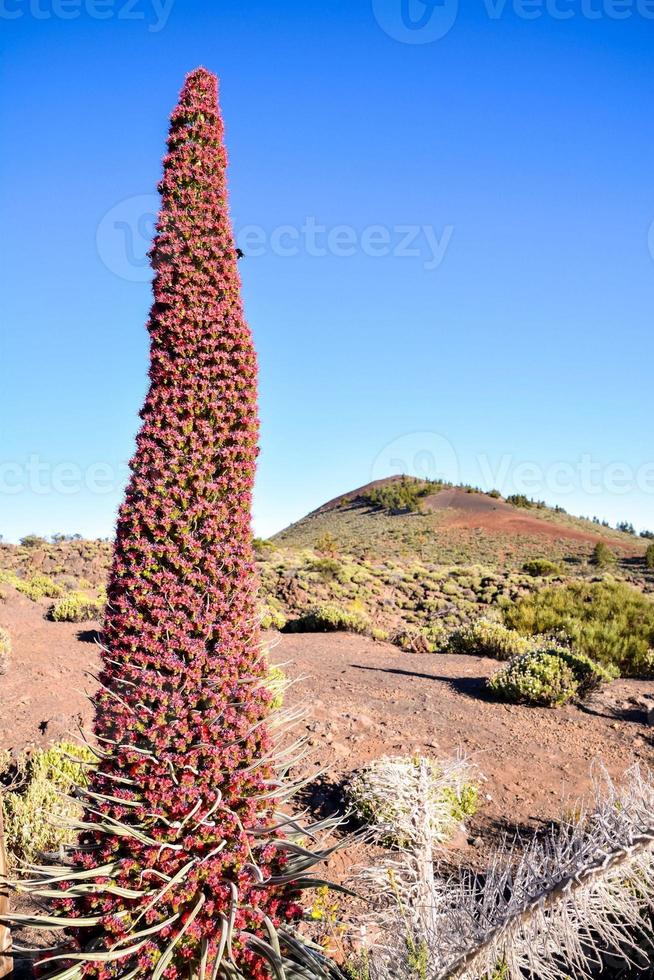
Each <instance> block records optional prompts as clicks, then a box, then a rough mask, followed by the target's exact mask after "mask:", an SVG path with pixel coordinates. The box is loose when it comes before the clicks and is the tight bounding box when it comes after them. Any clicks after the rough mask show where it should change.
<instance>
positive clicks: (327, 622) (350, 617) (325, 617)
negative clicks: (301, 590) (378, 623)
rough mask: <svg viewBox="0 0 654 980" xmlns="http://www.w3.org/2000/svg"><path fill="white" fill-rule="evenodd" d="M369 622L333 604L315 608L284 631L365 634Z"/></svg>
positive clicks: (363, 617)
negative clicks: (344, 631)
mask: <svg viewBox="0 0 654 980" xmlns="http://www.w3.org/2000/svg"><path fill="white" fill-rule="evenodd" d="M369 626H370V624H369V622H368V620H367V619H366V617H365V616H363V615H361V613H358V612H350V611H349V610H347V609H343V608H342V607H341V606H337V605H336V604H334V603H329V602H328V603H324V604H323V605H321V606H315V607H314V608H313V609H310V610H309V611H308V612H306V613H305V614H304V615H303V616H300V618H299V619H295V620H293V621H292V622H290V623H288V625H287V627H286V629H287V630H289V631H290V632H294V633H331V632H336V631H337V630H347V631H348V632H350V633H366V632H367V631H368V629H369Z"/></svg>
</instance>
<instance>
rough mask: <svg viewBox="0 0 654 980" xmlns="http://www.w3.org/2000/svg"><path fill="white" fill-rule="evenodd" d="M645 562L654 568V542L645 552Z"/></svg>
mask: <svg viewBox="0 0 654 980" xmlns="http://www.w3.org/2000/svg"><path fill="white" fill-rule="evenodd" d="M645 564H646V565H647V567H648V568H654V544H650V545H649V546H648V548H647V551H646V552H645Z"/></svg>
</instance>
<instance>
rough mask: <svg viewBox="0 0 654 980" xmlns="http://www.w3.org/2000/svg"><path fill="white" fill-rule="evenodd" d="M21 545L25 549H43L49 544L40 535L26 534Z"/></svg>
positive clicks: (21, 540)
mask: <svg viewBox="0 0 654 980" xmlns="http://www.w3.org/2000/svg"><path fill="white" fill-rule="evenodd" d="M20 543H21V546H22V547H23V548H43V547H45V545H46V544H47V543H48V542H47V541H46V539H45V538H42V537H41V536H40V535H38V534H26V535H25V537H24V538H21V539H20Z"/></svg>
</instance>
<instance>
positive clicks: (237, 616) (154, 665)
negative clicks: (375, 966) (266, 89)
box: [18, 68, 337, 980]
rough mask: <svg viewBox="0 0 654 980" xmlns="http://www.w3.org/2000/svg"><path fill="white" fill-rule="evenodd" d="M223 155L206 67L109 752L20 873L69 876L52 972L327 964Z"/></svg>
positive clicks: (186, 139)
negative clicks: (71, 829)
mask: <svg viewBox="0 0 654 980" xmlns="http://www.w3.org/2000/svg"><path fill="white" fill-rule="evenodd" d="M225 171H226V153H225V147H224V144H223V124H222V120H221V117H220V111H219V108H218V97H217V82H216V78H215V77H214V76H213V75H212V74H211V73H210V72H208V71H206V70H205V69H203V68H199V69H197V70H196V71H194V72H192V73H191V74H190V75H189V76H188V77H187V79H186V82H185V85H184V88H183V90H182V93H181V97H180V101H179V104H178V105H177V107H176V108H175V110H174V112H173V114H172V118H171V127H170V135H169V138H168V154H167V155H166V157H165V159H164V175H163V179H162V181H161V184H160V192H161V197H162V203H161V212H160V214H159V220H158V224H157V234H156V238H155V241H154V245H153V248H152V252H151V256H152V265H153V268H154V271H155V277H154V303H153V306H152V311H151V314H150V319H149V324H148V329H149V332H150V336H151V342H152V344H151V367H150V382H151V383H150V389H149V392H148V395H147V398H146V401H145V405H144V407H143V410H142V412H141V418H142V420H143V425H142V428H141V431H140V433H139V436H138V440H137V450H136V454H135V456H134V459H133V460H132V477H131V481H130V484H129V487H128V490H127V495H126V499H125V502H124V504H123V506H122V509H121V512H120V516H119V520H118V528H117V539H116V548H115V556H114V561H113V568H112V573H111V579H110V585H109V592H108V598H109V602H108V607H107V614H106V621H105V629H104V643H105V652H104V663H103V668H102V675H101V678H100V680H101V685H102V686H101V689H100V693H99V695H98V696H97V701H96V706H97V714H96V722H95V734H96V737H97V742H98V745H99V747H100V749H99V753H100V762H99V765H98V767H97V769H94V770H93V772H92V774H91V777H90V786H89V789H88V791H86V792H85V793H84V791H82V792H83V795H84V799H85V808H86V812H85V817H84V821H83V825H82V830H83V837H82V845H81V849H78V850H76V852H75V861H74V866H73V868H72V869H71V868H65V869H49V870H48V871H44V870H42V872H41V871H39V873H38V874H37V875H36V878H35V880H34V882H33V883H32V884H33V885H34V886H35V888H36V889H37V890H38V889H39V888H40V889H41V890H43V887H44V882H53V880H54V881H55V882H60V884H59V885H57V886H55V888H56V887H59V888H62V889H65V897H63V898H55V901H54V906H55V908H54V911H55V913H56V917H57V924H58V925H59V926H60V927H63V928H64V929H67V930H68V932H69V933H70V934H72V936H73V939H74V940H75V944H76V945H75V949H74V950H72V951H71V947H70V945H69V946H68V947H64V948H62V950H60V951H59V950H57V951H56V954H55V955H52V956H47V957H46V958H45V960H44V961H42V963H41V966H40V970H41V974H40V975H43V976H48V977H58V978H59V980H64V978H65V980H77V978H81V977H92V978H95V980H108V978H123V980H128V978H149V980H159V978H163V980H175V978H180V980H181V978H183V980H189V978H198V980H204V978H206V980H210V978H218V977H220V978H225V980H227V978H229V980H234V978H240V977H244V978H248V980H250V978H252V980H259V978H268V977H273V976H274V977H283V976H285V975H287V976H288V977H289V980H290V978H291V977H320V976H325V977H327V976H333V975H337V971H334V968H333V967H331V966H330V965H329V964H327V963H326V962H325V961H324V960H322V959H321V958H320V957H319V956H317V955H316V954H315V953H313V952H311V951H308V950H307V949H306V948H305V947H304V946H303V945H302V944H301V942H300V940H299V938H298V935H297V932H296V931H295V929H294V925H295V924H296V923H297V922H298V920H299V919H300V918H301V916H302V911H303V910H302V908H301V906H300V905H299V904H298V897H299V896H300V894H301V889H302V888H303V887H305V886H306V884H307V883H308V882H307V880H306V875H305V872H306V870H307V869H308V868H309V867H310V866H311V865H312V864H313V863H314V858H315V857H316V856H315V855H311V854H309V852H308V851H306V850H305V849H304V847H301V846H299V845H297V844H295V843H293V838H294V834H295V832H296V831H297V829H298V828H297V825H296V824H295V823H294V822H293V821H291V820H289V819H288V818H284V817H283V816H280V815H279V813H278V812H277V811H276V806H277V803H278V801H279V799H280V797H283V796H284V792H285V791H284V789H283V784H280V781H279V774H278V772H277V768H276V765H275V761H274V752H273V746H272V743H271V737H270V735H269V733H268V729H267V727H266V724H265V721H266V717H267V715H268V713H269V705H270V701H271V695H270V693H269V691H268V689H267V688H266V686H265V678H266V671H267V666H266V662H265V658H264V657H263V655H262V646H261V638H260V634H259V626H258V621H257V609H256V579H255V568H254V562H253V554H252V544H251V529H250V507H251V493H252V483H253V479H254V473H255V462H256V457H257V432H258V423H257V401H256V376H257V367H256V358H255V353H254V348H253V344H252V338H251V335H250V331H249V329H248V327H247V325H246V322H245V319H244V316H243V308H242V304H241V298H240V280H239V274H238V271H237V266H236V262H237V256H236V250H235V245H234V237H233V233H232V228H231V224H230V219H229V213H228V205H227V187H226V178H225ZM314 829H315V828H314ZM321 829H322V828H321ZM325 853H326V852H325V851H324V850H323V851H322V852H321V855H319V856H324V855H325ZM49 887H50V888H52V887H53V886H52V884H51V885H50V886H49ZM46 890H47V889H46ZM18 919H20V917H18ZM52 921H53V920H49V924H50V925H51V924H52ZM284 971H286V973H285V972H284Z"/></svg>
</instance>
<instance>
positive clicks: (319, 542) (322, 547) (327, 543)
mask: <svg viewBox="0 0 654 980" xmlns="http://www.w3.org/2000/svg"><path fill="white" fill-rule="evenodd" d="M316 551H317V552H318V554H321V555H329V556H330V557H332V558H334V557H335V556H336V555H337V554H338V552H339V544H338V541H337V540H336V538H335V537H334V535H333V534H330V533H329V531H325V533H324V534H321V535H320V537H318V538H316Z"/></svg>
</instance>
